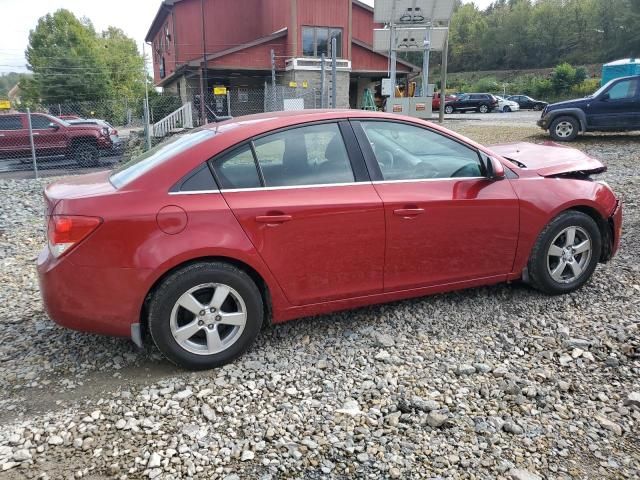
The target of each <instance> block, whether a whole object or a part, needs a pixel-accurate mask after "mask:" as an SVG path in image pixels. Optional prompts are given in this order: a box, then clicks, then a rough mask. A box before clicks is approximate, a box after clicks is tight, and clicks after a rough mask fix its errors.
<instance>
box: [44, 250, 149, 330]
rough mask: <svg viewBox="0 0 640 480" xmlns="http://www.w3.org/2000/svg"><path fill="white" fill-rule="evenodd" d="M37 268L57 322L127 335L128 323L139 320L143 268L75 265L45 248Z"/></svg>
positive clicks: (46, 303) (144, 276)
mask: <svg viewBox="0 0 640 480" xmlns="http://www.w3.org/2000/svg"><path fill="white" fill-rule="evenodd" d="M71 253H72V252H71ZM37 270H38V280H39V283H40V292H41V295H42V300H43V303H44V307H45V309H46V311H47V313H48V314H49V317H50V318H51V319H52V320H53V321H54V322H56V323H57V324H58V325H61V326H63V327H66V328H71V329H73V330H80V331H84V332H91V333H99V334H103V335H112V336H120V337H130V336H131V325H132V324H135V323H138V322H139V321H140V311H141V306H142V303H143V301H144V296H145V295H146V291H147V290H146V281H147V280H148V275H147V273H148V272H147V271H145V270H138V269H127V268H96V267H83V266H78V265H75V264H73V263H72V262H71V261H70V260H69V259H68V258H66V257H62V258H61V259H55V258H54V257H53V256H52V255H51V254H50V253H49V248H47V247H45V248H44V249H43V250H42V252H40V255H39V256H38V260H37Z"/></svg>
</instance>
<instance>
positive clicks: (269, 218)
mask: <svg viewBox="0 0 640 480" xmlns="http://www.w3.org/2000/svg"><path fill="white" fill-rule="evenodd" d="M289 220H291V215H258V216H257V217H256V222H258V223H284V222H288V221H289Z"/></svg>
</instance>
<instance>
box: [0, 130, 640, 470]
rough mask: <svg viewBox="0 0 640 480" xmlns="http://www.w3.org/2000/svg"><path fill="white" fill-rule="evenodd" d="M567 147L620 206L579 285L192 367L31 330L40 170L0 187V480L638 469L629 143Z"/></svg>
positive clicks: (351, 320)
mask: <svg viewBox="0 0 640 480" xmlns="http://www.w3.org/2000/svg"><path fill="white" fill-rule="evenodd" d="M449 126H450V127H451V128H454V129H456V130H458V131H460V132H461V133H463V134H466V135H468V136H470V137H471V138H473V139H475V140H477V141H480V142H482V143H498V142H505V141H516V140H522V139H525V140H528V141H534V142H541V141H544V140H546V139H547V138H546V137H545V136H543V135H542V134H541V133H540V131H539V130H537V129H536V128H532V127H524V126H517V125H516V126H513V125H504V124H503V125H493V124H484V123H481V122H478V121H462V120H458V121H452V122H450V123H449ZM574 146H575V147H577V148H581V149H583V150H585V151H587V152H588V153H589V154H592V155H593V156H596V157H598V158H601V159H603V160H604V161H605V162H606V163H607V164H608V165H609V171H608V173H606V174H605V175H604V177H605V179H606V180H607V181H608V182H609V183H610V184H611V185H612V187H613V188H614V189H615V190H616V192H617V193H618V194H619V195H621V196H622V198H623V200H624V202H625V208H626V210H625V225H624V236H623V239H622V246H621V252H620V253H619V255H618V256H617V257H616V258H615V259H614V261H613V262H611V263H610V264H608V265H603V266H600V267H599V268H598V269H597V271H596V274H595V276H594V278H593V280H592V281H591V282H590V283H589V284H588V285H587V286H585V287H584V288H583V289H581V290H580V291H579V292H575V293H573V294H570V295H566V296H561V297H547V296H544V295H542V294H539V293H537V292H535V291H533V290H531V289H530V288H528V287H526V286H523V285H519V284H512V285H499V286H495V287H490V288H480V289H474V290H467V291H463V292H457V293H451V294H446V295H437V296H433V297H426V298H421V299H416V300H411V301H404V302H398V303H394V304H389V305H383V306H376V307H370V308H365V309H360V310H357V311H354V312H349V313H341V314H334V315H327V316H322V317H318V318H313V319H305V320H300V321H295V322H291V323H288V324H284V325H280V326H276V327H272V328H269V329H266V330H265V331H264V332H263V333H262V335H261V336H260V338H259V340H258V342H257V343H256V345H255V346H254V347H253V348H252V349H251V350H250V351H249V352H248V353H247V354H246V355H245V356H244V357H242V358H241V359H240V360H238V361H236V362H235V363H233V364H232V365H228V366H226V367H224V368H221V369H218V370H212V371H208V372H199V373H188V372H184V371H180V370H177V369H176V368H175V367H172V366H170V365H169V364H168V363H167V362H165V361H164V360H162V359H161V358H160V357H159V355H158V354H157V352H156V351H155V349H154V348H153V347H151V346H148V347H147V348H146V349H145V350H144V351H138V350H136V349H135V348H134V347H133V345H132V344H131V342H129V341H126V340H122V339H110V338H104V337H98V336H93V335H87V334H80V333H75V332H71V331H66V330H63V329H61V328H59V327H57V326H55V325H54V324H53V323H52V322H50V321H49V320H48V319H47V316H46V314H45V313H44V311H43V308H42V304H41V301H40V298H39V293H38V286H37V281H36V276H35V271H34V259H35V257H36V255H37V252H38V251H39V249H40V248H41V247H42V245H43V239H44V228H43V221H42V211H43V205H42V200H41V189H42V186H43V185H44V182H37V181H33V180H22V181H18V180H2V181H0V201H1V205H2V209H0V281H1V285H2V288H1V290H0V324H1V326H2V328H1V330H0V425H1V427H0V477H2V478H8V479H15V478H52V479H53V478H56V479H57V478H82V477H85V478H92V479H99V478H100V479H101V478H176V479H177V478H187V477H193V478H207V479H208V478H226V479H228V480H230V479H243V478H265V479H267V478H274V479H275V478H308V479H314V478H352V477H357V478H376V479H377V478H510V479H514V480H525V479H526V480H530V479H538V478H558V479H564V478H576V479H577V478H593V479H602V478H638V477H639V476H640V435H639V433H638V432H639V426H640V358H639V356H638V353H639V352H640V338H639V337H640V332H639V328H640V264H638V262H637V260H636V259H637V258H638V257H639V256H640V210H639V207H638V198H639V195H640V174H639V173H638V172H640V167H638V164H639V163H640V137H638V136H631V135H607V136H596V135H590V136H587V137H583V138H581V140H580V141H579V142H576V143H575V144H574Z"/></svg>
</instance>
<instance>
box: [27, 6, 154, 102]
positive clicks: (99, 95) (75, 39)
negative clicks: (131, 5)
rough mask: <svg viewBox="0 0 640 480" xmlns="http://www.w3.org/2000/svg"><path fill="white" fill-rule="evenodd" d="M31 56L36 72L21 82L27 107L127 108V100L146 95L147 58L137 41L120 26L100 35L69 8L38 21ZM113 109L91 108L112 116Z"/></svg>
mask: <svg viewBox="0 0 640 480" xmlns="http://www.w3.org/2000/svg"><path fill="white" fill-rule="evenodd" d="M26 57H27V61H28V65H27V66H28V68H29V69H30V70H32V72H33V75H32V77H31V78H30V79H25V80H23V81H21V82H20V88H21V90H22V92H23V98H24V99H25V100H26V101H27V103H40V104H45V105H46V104H56V103H72V102H73V103H77V102H97V101H104V100H106V99H117V100H119V101H120V102H121V103H122V104H123V105H124V102H122V100H124V99H127V100H132V99H139V98H141V97H142V96H143V95H144V88H145V87H144V81H145V75H146V73H145V67H144V59H143V58H142V56H141V55H140V53H139V52H138V49H137V47H136V43H135V41H134V40H133V39H131V38H129V37H127V36H126V35H125V34H124V32H123V31H122V30H120V29H118V28H114V27H109V28H108V29H107V30H106V31H104V32H102V33H100V34H98V33H97V32H96V31H95V29H94V27H93V25H92V24H91V21H90V20H88V19H78V18H76V17H75V16H74V15H73V13H71V12H70V11H68V10H64V9H60V10H57V11H55V12H54V13H50V14H47V15H45V16H44V17H42V18H40V19H39V20H38V24H37V25H36V28H35V29H34V30H32V31H31V32H30V34H29V45H28V47H27V51H26ZM112 103H113V102H112ZM105 105H106V103H105ZM109 108H111V107H109ZM109 108H107V107H103V108H99V109H95V108H90V110H91V111H96V110H98V111H100V113H101V114H103V115H107V114H109V113H110V111H109ZM121 114H122V112H111V115H121Z"/></svg>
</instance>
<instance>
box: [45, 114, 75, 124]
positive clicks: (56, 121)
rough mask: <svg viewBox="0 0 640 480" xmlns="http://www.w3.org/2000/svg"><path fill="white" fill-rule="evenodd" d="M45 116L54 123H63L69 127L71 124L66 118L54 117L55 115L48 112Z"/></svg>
mask: <svg viewBox="0 0 640 480" xmlns="http://www.w3.org/2000/svg"><path fill="white" fill-rule="evenodd" d="M44 116H45V117H47V118H48V119H49V120H51V122H52V123H61V124H62V126H64V127H68V126H70V125H71V124H70V123H69V122H67V121H66V120H63V119H62V118H58V117H54V116H53V115H47V114H44Z"/></svg>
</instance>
